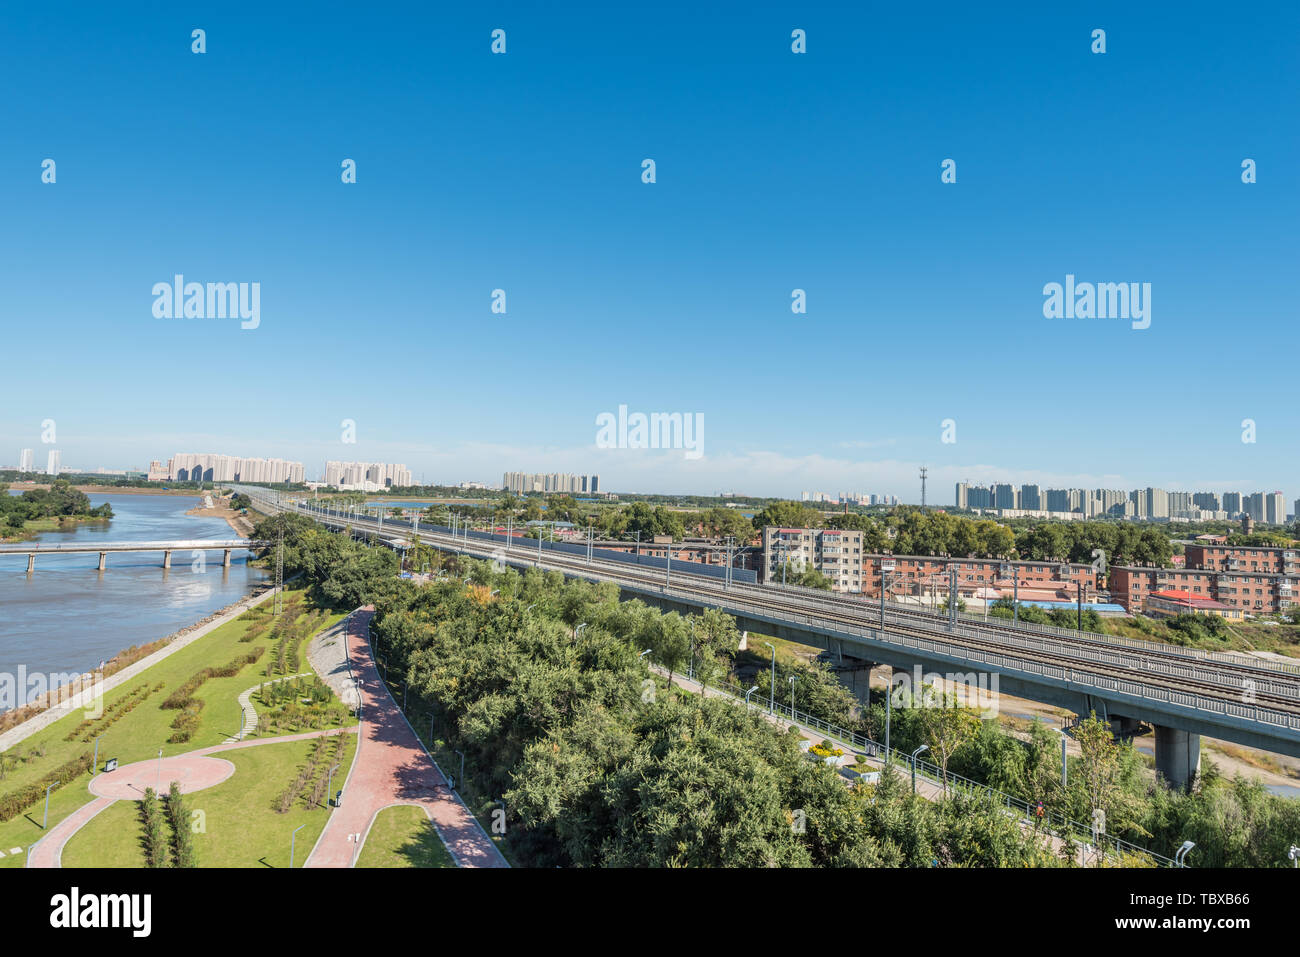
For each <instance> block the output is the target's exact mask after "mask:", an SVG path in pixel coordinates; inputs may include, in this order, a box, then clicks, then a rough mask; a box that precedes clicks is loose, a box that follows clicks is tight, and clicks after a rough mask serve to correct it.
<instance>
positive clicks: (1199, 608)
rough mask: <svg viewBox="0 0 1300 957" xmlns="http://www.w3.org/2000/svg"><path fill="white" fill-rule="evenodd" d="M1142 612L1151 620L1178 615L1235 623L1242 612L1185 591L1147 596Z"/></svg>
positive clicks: (1164, 592)
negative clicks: (1198, 616) (1212, 617)
mask: <svg viewBox="0 0 1300 957" xmlns="http://www.w3.org/2000/svg"><path fill="white" fill-rule="evenodd" d="M1142 610H1143V611H1145V612H1146V613H1147V614H1148V615H1150V616H1151V617H1153V618H1174V617H1177V616H1178V615H1216V616H1218V617H1219V618H1227V619H1229V620H1231V621H1237V620H1239V619H1240V618H1241V616H1242V614H1243V612H1242V610H1241V609H1240V608H1232V607H1230V606H1228V605H1225V604H1224V603H1223V602H1221V601H1215V600H1214V599H1213V598H1206V597H1205V596H1204V595H1194V594H1192V593H1191V592H1187V591H1175V590H1172V589H1170V590H1167V591H1157V592H1152V593H1151V594H1150V595H1147V597H1146V601H1145V602H1144V603H1143V606H1142Z"/></svg>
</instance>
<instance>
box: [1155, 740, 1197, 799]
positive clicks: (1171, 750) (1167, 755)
mask: <svg viewBox="0 0 1300 957" xmlns="http://www.w3.org/2000/svg"><path fill="white" fill-rule="evenodd" d="M1155 732H1156V774H1158V775H1159V776H1160V777H1162V778H1164V779H1165V780H1166V781H1167V782H1168V783H1169V786H1170V787H1175V788H1183V789H1184V790H1186V789H1187V788H1189V787H1191V785H1192V781H1193V780H1194V779H1195V778H1196V775H1198V774H1199V773H1200V772H1201V736H1200V735H1199V734H1193V733H1192V732H1190V731H1182V730H1180V729H1178V728H1169V727H1165V726H1164V725H1159V724H1158V725H1156V726H1155Z"/></svg>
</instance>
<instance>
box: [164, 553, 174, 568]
mask: <svg viewBox="0 0 1300 957" xmlns="http://www.w3.org/2000/svg"><path fill="white" fill-rule="evenodd" d="M171 567H172V550H171V549H170V548H169V549H167V550H166V551H164V552H163V568H171Z"/></svg>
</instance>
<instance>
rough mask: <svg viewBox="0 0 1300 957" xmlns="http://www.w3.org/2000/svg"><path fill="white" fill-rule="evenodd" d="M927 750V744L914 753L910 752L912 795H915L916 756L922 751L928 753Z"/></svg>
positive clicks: (928, 747) (928, 748)
mask: <svg viewBox="0 0 1300 957" xmlns="http://www.w3.org/2000/svg"><path fill="white" fill-rule="evenodd" d="M928 750H930V746H929V745H928V744H923V745H921V746H920V747H919V748H917V749H916V750H915V751H913V752H912V793H913V794H915V793H916V756H917V755H918V754H920V753H921V752H922V751H928Z"/></svg>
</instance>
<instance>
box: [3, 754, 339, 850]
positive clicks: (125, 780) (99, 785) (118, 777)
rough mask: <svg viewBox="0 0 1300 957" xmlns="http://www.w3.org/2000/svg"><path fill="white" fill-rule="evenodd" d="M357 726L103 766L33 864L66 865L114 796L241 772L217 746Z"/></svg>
mask: <svg viewBox="0 0 1300 957" xmlns="http://www.w3.org/2000/svg"><path fill="white" fill-rule="evenodd" d="M354 730H355V729H354V728H344V729H342V730H333V731H306V732H303V733H302V734H285V735H281V736H280V737H278V738H258V739H254V740H251V741H238V742H235V743H234V744H214V745H212V746H211V747H207V748H199V749H198V750H197V751H188V752H186V753H185V754H177V755H174V756H173V757H170V758H163V759H162V761H161V762H160V761H159V760H158V759H157V758H152V759H150V760H148V761H134V762H132V763H131V764H124V765H122V766H121V767H120V768H118V769H117V770H116V771H101V772H100V773H99V774H97V775H95V776H94V777H93V778H91V779H90V785H89V787H90V791H91V793H92V794H94V795H96V797H95V800H93V801H91V802H89V803H88V804H83V805H82V806H81V807H79V808H77V810H75V811H73V812H72V813H71V814H69V815H68V816H67V817H65V818H64V819H63V820H62V821H60V822H59V823H58V824H56V825H54V827H52V828H50V831H49V833H48V834H46V835H45V836H44V837H42V838H41V839H40V840H39V841H37V842H36V843H35V844H33V845H32V847H31V852H30V854H29V855H28V859H27V866H28V867H62V866H63V863H62V859H63V848H64V847H65V846H66V845H67V843H68V841H70V840H71V839H72V835H74V834H76V833H77V832H78V831H80V830H81V829H82V828H83V827H85V826H86V825H87V824H89V823H90V821H91V819H92V818H94V817H95V815H97V814H98V813H99V812H100V811H102V810H104V808H106V807H108V806H109V805H110V804H112V803H113V802H114V801H138V800H140V799H141V798H143V797H144V791H145V788H153V789H154V790H155V791H156V792H157V793H158V794H159V795H165V794H166V793H167V792H168V790H170V789H171V786H172V782H173V781H175V782H176V783H177V784H179V785H180V789H181V793H182V794H189V793H191V792H193V791H201V790H203V789H204V788H210V787H214V786H216V785H218V784H220V783H221V782H222V781H225V780H226V779H227V778H229V777H230V776H231V775H232V774H234V773H235V766H234V765H233V764H231V763H230V762H229V761H226V760H225V759H223V758H211V757H205V755H209V754H212V753H213V752H214V751H234V750H237V749H239V748H255V747H257V746H259V745H263V744H281V743H283V742H285V741H302V740H305V739H307V738H315V737H321V736H325V735H331V734H347V733H349V732H351V731H354Z"/></svg>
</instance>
